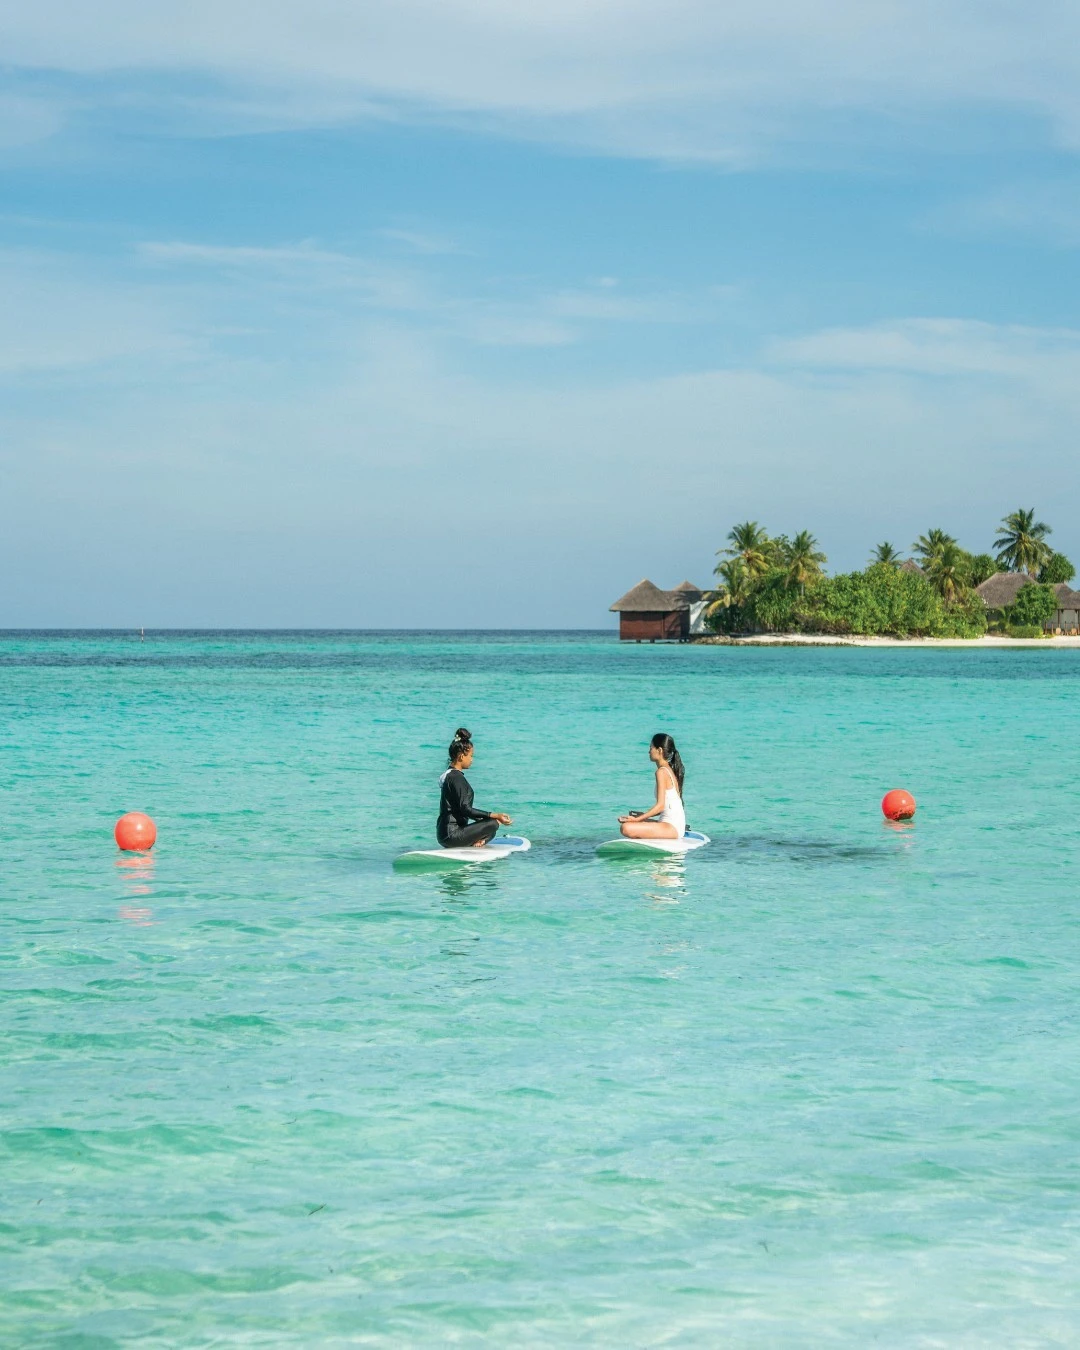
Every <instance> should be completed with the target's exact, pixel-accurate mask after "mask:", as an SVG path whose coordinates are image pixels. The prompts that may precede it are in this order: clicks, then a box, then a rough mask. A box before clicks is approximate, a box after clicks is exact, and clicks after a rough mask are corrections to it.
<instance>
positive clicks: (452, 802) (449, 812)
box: [435, 727, 513, 848]
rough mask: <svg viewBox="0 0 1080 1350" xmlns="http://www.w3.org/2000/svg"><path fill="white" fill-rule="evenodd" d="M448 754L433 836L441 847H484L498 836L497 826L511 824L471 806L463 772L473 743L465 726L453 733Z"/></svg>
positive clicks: (495, 813)
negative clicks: (448, 763) (447, 765)
mask: <svg viewBox="0 0 1080 1350" xmlns="http://www.w3.org/2000/svg"><path fill="white" fill-rule="evenodd" d="M447 753H448V755H449V758H450V767H449V768H448V769H447V770H446V772H445V773H444V774H443V776H442V777H441V778H440V779H439V782H440V783H441V784H442V795H441V796H440V798H439V819H438V822H437V823H436V826H435V834H436V837H437V838H438V840H439V843H440V844H441V845H442V847H443V848H483V846H484V845H485V844H486V843H487V842H488V840H489V839H493V838H494V837H495V835H496V834H497V833H498V830H499V826H500V825H510V824H512V823H513V822H512V821H511V819H510V817H509V816H508V815H504V813H503V812H501V811H478V810H477V809H476V807H474V806H473V790H472V788H471V787H470V786H469V780H468V779H467V778H466V777H465V770H466V769H468V768H469V767H470V766H471V764H472V762H473V743H472V736H471V735H470V733H469V732H468V730H466V728H465V727H458V729H457V731H455V732H454V739H453V741H451V743H450V749H449V751H448V752H447Z"/></svg>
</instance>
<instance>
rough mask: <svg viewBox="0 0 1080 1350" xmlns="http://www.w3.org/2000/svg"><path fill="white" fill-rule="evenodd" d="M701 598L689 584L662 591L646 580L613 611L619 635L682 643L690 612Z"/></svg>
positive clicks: (641, 639)
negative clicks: (616, 616) (616, 615)
mask: <svg viewBox="0 0 1080 1350" xmlns="http://www.w3.org/2000/svg"><path fill="white" fill-rule="evenodd" d="M687 588H688V589H687ZM701 598H702V597H701V592H700V591H699V590H698V589H697V587H696V586H693V585H691V583H690V582H689V581H684V582H683V583H682V584H681V585H679V586H677V587H676V588H675V589H674V590H673V591H662V590H661V589H660V587H659V586H654V585H653V583H652V582H651V581H650V580H649V579H648V577H644V578H642V580H641V581H639V582H638V584H637V585H636V586H635V587H634V588H633V589H632V590H629V591H627V592H626V594H625V595H624V596H621V597H620V598H619V599H618V600H616V601H615V603H614V604H613V605H612V606H611V608H612V610H613V611H614V612H615V613H616V614H618V616H619V636H620V637H621V638H622V639H623V640H624V641H633V642H657V641H660V642H681V641H683V640H684V639H685V638H686V637H687V635H688V634H689V632H690V610H691V608H693V606H694V605H696V604H698V603H699V602H700V600H701Z"/></svg>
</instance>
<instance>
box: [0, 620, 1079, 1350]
mask: <svg viewBox="0 0 1080 1350" xmlns="http://www.w3.org/2000/svg"><path fill="white" fill-rule="evenodd" d="M1078 671H1080V665H1078V664H1077V657H1076V656H1075V654H1074V653H1071V652H1062V651H967V650H960V651H954V650H944V651H921V650H897V651H878V650H858V649H832V650H824V649H810V650H795V649H788V648H785V649H782V650H773V651H770V650H746V649H732V648H725V647H718V648H717V647H710V648H699V647H649V646H642V647H637V646H629V647H626V646H624V647H620V646H619V645H618V644H617V643H615V642H614V641H613V640H612V639H611V638H609V637H601V636H597V635H561V636H552V635H487V636H485V635H455V636H448V635H445V634H444V635H434V634H429V635H413V636H402V635H378V634H373V635H372V634H369V635H363V634H352V635H349V634H323V635H312V634H248V635H236V634H231V635H230V634H213V635H155V634H148V635H147V640H146V642H145V643H140V642H138V641H137V640H133V639H132V638H131V637H130V636H128V635H90V636H87V635H82V636H80V635H63V634H59V635H50V636H42V635H11V634H8V635H3V636H0V713H2V716H0V748H2V763H3V766H4V773H3V776H2V780H0V792H2V794H3V801H2V803H0V836H2V849H3V853H2V856H3V858H4V864H5V865H4V869H3V884H2V889H0V925H2V929H3V942H2V944H0V961H2V963H3V967H2V972H0V997H2V1012H0V1017H2V1021H0V1028H2V1030H3V1039H2V1046H3V1048H2V1051H0V1054H2V1056H3V1089H2V1100H3V1111H2V1130H0V1152H2V1156H3V1162H4V1167H3V1176H4V1179H5V1206H4V1214H3V1217H2V1219H0V1291H2V1292H0V1340H3V1341H5V1342H7V1343H17V1344H21V1345H39V1344H40V1345H56V1344H71V1345H86V1346H95V1347H96V1346H107V1345H110V1344H122V1343H124V1342H126V1341H133V1340H138V1339H142V1340H145V1341H148V1342H153V1341H154V1340H155V1339H156V1340H158V1341H161V1342H165V1341H167V1342H169V1343H173V1344H185V1345H198V1344H206V1343H211V1342H213V1341H215V1340H240V1341H246V1342H247V1343H250V1344H266V1345H282V1344H296V1345H311V1344H334V1343H342V1344H344V1343H346V1342H355V1341H363V1340H367V1341H370V1342H372V1343H376V1344H377V1343H391V1342H401V1341H408V1342H413V1343H419V1342H426V1343H438V1342H446V1341H450V1340H456V1341H459V1342H461V1343H465V1344H468V1343H473V1342H479V1341H481V1340H482V1339H485V1338H489V1339H492V1340H496V1341H499V1342H502V1343H512V1342H513V1343H524V1344H551V1345H565V1344H567V1343H582V1342H585V1343H589V1342H592V1343H596V1344H611V1345H653V1344H661V1343H673V1344H680V1343H682V1344H689V1343H695V1342H698V1343H712V1344H716V1343H724V1344H734V1345H772V1344H777V1343H785V1342H787V1343H828V1344H851V1345H860V1346H861V1345H865V1344H866V1343H867V1342H868V1341H871V1340H874V1341H875V1343H878V1344H882V1345H896V1346H910V1345H918V1344H926V1345H935V1344H967V1345H975V1344H1000V1345H1011V1346H1015V1345H1024V1344H1031V1345H1036V1344H1038V1345H1043V1344H1048V1343H1050V1344H1054V1343H1060V1344H1062V1345H1066V1344H1074V1343H1075V1339H1076V1327H1077V1320H1078V1317H1080V1290H1078V1284H1077V1277H1076V1268H1077V1264H1078V1261H1080V1217H1078V1213H1080V1211H1078V1205H1077V1200H1078V1191H1080V1165H1078V1162H1077V1155H1078V1141H1080V1083H1078V1077H1080V1076H1078V1074H1077V1065H1078V1064H1080V1025H1078V1002H1077V973H1076V972H1077V970H1078V968H1080V959H1078V958H1080V924H1078V917H1077V915H1078V908H1080V902H1078V899H1077V870H1078V869H1077V864H1076V856H1077V849H1078V845H1080V826H1078V824H1077V820H1078V815H1080V812H1078V807H1080V773H1078V770H1080V710H1078V703H1080V700H1078V697H1077V695H1078V682H1077V672H1078ZM459 723H464V724H465V725H467V726H469V727H471V729H472V731H473V733H474V736H475V737H476V741H477V746H478V753H477V762H476V766H475V768H474V770H473V772H472V773H471V775H470V777H471V779H472V781H473V783H474V786H475V788H476V792H477V800H478V802H479V804H481V805H486V806H492V807H495V808H500V809H505V810H509V811H510V812H512V813H513V815H514V817H515V830H517V829H520V830H521V832H523V833H524V834H527V835H528V836H529V837H530V838H531V839H532V840H533V842H534V848H533V851H532V852H531V853H530V854H528V855H527V856H525V857H521V858H514V859H509V860H507V861H505V862H498V863H492V864H489V865H486V866H484V867H482V868H478V869H470V870H469V871H468V872H467V873H466V874H462V873H460V872H458V873H452V874H442V873H437V874H430V873H427V874H419V875H412V874H402V873H397V872H394V871H393V870H392V868H391V865H390V864H391V860H392V858H393V856H394V854H395V853H396V852H398V851H400V850H401V849H405V848H413V847H419V846H424V845H425V844H426V843H427V842H428V841H429V840H430V837H431V832H432V825H433V819H434V814H435V808H436V801H437V787H436V779H437V775H438V773H439V772H440V771H441V769H442V768H443V766H444V758H443V750H444V746H445V743H446V742H447V741H448V740H449V736H450V733H451V732H452V731H453V729H454V727H455V726H457V725H458V724H459ZM661 729H662V730H668V731H670V732H671V733H672V734H673V735H674V736H675V737H676V739H677V741H678V742H679V745H680V748H681V749H682V750H683V752H684V755H685V758H686V761H687V767H688V780H687V793H686V797H687V806H688V812H689V815H690V821H691V824H692V825H694V826H695V827H697V828H702V829H705V830H706V831H708V833H710V834H711V835H712V836H713V838H714V841H715V842H714V843H713V845H712V846H711V847H710V848H709V849H706V850H703V851H701V852H700V853H698V854H696V855H692V856H690V857H689V858H687V859H685V860H684V861H680V860H660V861H657V860H652V859H646V860H641V861H637V860H633V861H625V860H623V861H618V862H616V861H613V860H603V859H598V858H597V857H596V856H595V853H594V846H595V844H596V843H597V842H598V841H599V840H601V839H603V838H606V837H608V836H609V835H610V834H612V833H613V829H612V826H613V819H614V816H615V815H616V814H617V813H618V812H619V811H621V810H624V809H625V808H627V807H629V806H635V805H636V806H644V805H647V804H648V800H649V790H650V786H651V778H650V768H649V764H648V761H647V759H646V755H645V747H646V744H647V741H648V737H649V736H650V735H651V733H652V732H654V731H656V730H661ZM891 786H906V787H909V788H910V789H911V790H912V791H913V792H914V793H915V795H916V796H917V798H918V800H919V812H918V816H917V818H916V821H915V823H914V824H913V825H912V826H909V827H900V828H896V827H889V826H887V825H885V824H884V823H883V822H882V820H881V817H880V814H879V812H878V807H877V803H878V800H879V799H880V796H881V794H882V792H883V791H884V790H885V789H886V788H887V787H891ZM127 809H145V810H148V811H150V812H151V813H152V814H153V815H154V816H155V818H156V820H157V822H158V825H159V831H160V835H159V840H160V842H159V845H158V848H157V849H156V850H155V852H154V854H153V855H151V857H150V858H149V859H137V858H121V857H120V856H119V855H117V853H116V851H115V849H114V847H113V844H112V839H111V827H112V823H113V821H114V820H115V818H116V816H117V815H119V814H120V813H121V812H122V811H124V810H127Z"/></svg>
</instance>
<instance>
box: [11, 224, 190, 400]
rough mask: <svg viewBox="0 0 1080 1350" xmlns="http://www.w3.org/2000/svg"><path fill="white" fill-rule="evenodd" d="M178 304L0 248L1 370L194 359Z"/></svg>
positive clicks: (55, 261)
mask: <svg viewBox="0 0 1080 1350" xmlns="http://www.w3.org/2000/svg"><path fill="white" fill-rule="evenodd" d="M197 354H198V343H197V340H196V338H195V337H194V336H193V334H192V330H191V327H190V325H189V323H187V322H185V320H184V317H183V315H182V313H181V312H180V311H179V309H178V308H177V307H176V306H175V305H173V304H172V303H170V301H169V300H167V299H166V298H165V297H163V296H161V295H160V294H158V293H156V292H155V291H154V290H153V289H152V288H147V287H144V286H137V285H133V284H130V283H121V284H117V283H116V282H115V281H114V280H112V279H108V278H104V277H95V276H92V275H87V273H86V272H85V271H84V269H82V268H80V267H77V266H76V265H74V264H72V263H69V262H65V261H64V260H63V259H61V258H58V257H57V256H56V255H55V254H50V253H42V252H35V251H32V250H18V249H6V250H0V375H6V376H13V375H29V374H35V373H37V374H41V373H44V372H49V371H58V370H71V369H79V368H82V369H85V368H90V367H102V366H113V367H117V366H125V367H127V368H129V369H130V365H131V363H138V364H139V365H140V366H142V365H144V364H145V363H147V362H157V363H163V362H171V363H176V362H179V363H180V364H181V365H183V364H184V363H186V362H188V361H190V360H192V359H195V358H196V357H197Z"/></svg>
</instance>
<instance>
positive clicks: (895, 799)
mask: <svg viewBox="0 0 1080 1350" xmlns="http://www.w3.org/2000/svg"><path fill="white" fill-rule="evenodd" d="M881 809H882V812H883V813H884V815H885V818H886V820H910V819H911V817H912V816H913V815H914V814H915V798H914V797H913V796H912V795H911V793H910V792H905V791H904V790H903V788H893V790H892V791H891V792H886V794H885V796H884V797H882V799H881Z"/></svg>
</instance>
